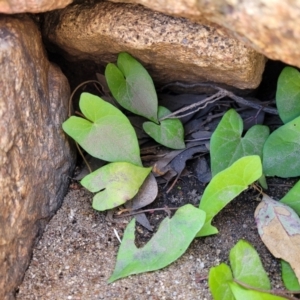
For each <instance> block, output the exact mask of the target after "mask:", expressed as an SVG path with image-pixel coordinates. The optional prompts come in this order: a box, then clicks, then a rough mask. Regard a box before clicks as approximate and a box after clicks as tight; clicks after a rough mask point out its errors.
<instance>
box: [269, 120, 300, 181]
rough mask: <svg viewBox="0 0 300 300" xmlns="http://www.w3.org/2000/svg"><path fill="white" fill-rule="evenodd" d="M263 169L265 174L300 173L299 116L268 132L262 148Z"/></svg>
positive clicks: (295, 174)
mask: <svg viewBox="0 0 300 300" xmlns="http://www.w3.org/2000/svg"><path fill="white" fill-rule="evenodd" d="M263 169H264V173H265V175H267V176H279V177H284V178H287V177H295V176H299V175H300V117H298V118H296V119H294V120H292V121H290V122H289V123H287V124H285V125H283V126H281V127H279V128H278V129H276V130H275V131H274V132H272V133H271V134H270V136H269V138H268V139H267V141H266V143H265V145H264V148H263Z"/></svg>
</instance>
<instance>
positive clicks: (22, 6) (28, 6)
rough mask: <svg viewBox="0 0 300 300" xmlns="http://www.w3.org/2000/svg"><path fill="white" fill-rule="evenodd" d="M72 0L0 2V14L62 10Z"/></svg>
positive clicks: (8, 0) (3, 0)
mask: <svg viewBox="0 0 300 300" xmlns="http://www.w3.org/2000/svg"><path fill="white" fill-rule="evenodd" d="M72 1H73V0H50V1H49V0H25V1H24V0H1V1H0V13H5V14H16V13H24V12H31V13H39V12H45V11H49V10H53V9H59V8H64V7H66V6H67V5H68V4H70V3H71V2H72Z"/></svg>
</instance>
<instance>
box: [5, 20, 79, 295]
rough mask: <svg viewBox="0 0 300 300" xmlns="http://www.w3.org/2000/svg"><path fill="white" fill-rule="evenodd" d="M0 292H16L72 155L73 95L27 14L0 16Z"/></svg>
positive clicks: (56, 205) (63, 187)
mask: <svg viewBox="0 0 300 300" xmlns="http://www.w3.org/2000/svg"><path fill="white" fill-rule="evenodd" d="M0 66H1V73H0V86H1V88H0V131H1V135H0V190H1V198H0V199H1V200H0V203H1V211H0V228H1V231H0V299H14V291H15V289H16V287H17V286H18V285H19V284H20V283H21V281H22V278H23V276H24V272H25V270H26V268H27V267H28V264H29V262H30V258H31V254H32V247H33V246H34V244H35V242H36V240H37V238H38V237H39V236H40V235H41V234H42V232H43V229H44V227H45V226H46V224H47V222H48V221H49V219H50V218H51V217H52V216H53V215H54V213H55V212H56V210H57V209H58V208H59V207H60V205H61V203H62V199H63V197H64V195H65V193H66V191H67V188H68V177H69V175H70V173H71V172H72V170H73V168H74V161H75V155H74V153H73V151H72V150H71V147H70V144H69V142H68V140H67V138H66V136H65V134H64V133H63V131H62V128H61V124H62V122H63V121H64V120H65V119H66V118H67V114H68V111H67V107H68V98H69V95H70V90H69V85H68V81H67V79H66V77H65V76H64V75H63V74H62V72H61V71H60V69H59V68H58V67H57V66H55V65H52V64H50V63H49V61H48V60H47V57H46V54H45V51H44V48H43V45H42V40H41V34H40V32H39V30H38V28H37V26H36V25H35V23H34V22H33V21H32V20H31V19H30V18H29V17H28V16H27V15H19V16H18V17H16V16H14V17H10V16H1V18H0Z"/></svg>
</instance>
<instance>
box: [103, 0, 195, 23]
mask: <svg viewBox="0 0 300 300" xmlns="http://www.w3.org/2000/svg"><path fill="white" fill-rule="evenodd" d="M109 1H111V2H122V3H136V4H142V5H144V6H146V7H148V8H150V9H152V10H156V11H159V12H162V13H165V14H168V15H172V16H177V17H185V18H189V19H192V20H197V19H198V20H199V17H200V16H201V12H200V11H199V10H198V8H197V1H196V0H109Z"/></svg>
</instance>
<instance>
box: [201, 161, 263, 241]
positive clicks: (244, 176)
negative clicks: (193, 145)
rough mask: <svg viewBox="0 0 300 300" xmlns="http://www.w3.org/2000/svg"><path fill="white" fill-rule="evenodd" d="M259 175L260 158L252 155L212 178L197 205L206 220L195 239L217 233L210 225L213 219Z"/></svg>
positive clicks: (260, 169) (260, 171) (260, 173)
mask: <svg viewBox="0 0 300 300" xmlns="http://www.w3.org/2000/svg"><path fill="white" fill-rule="evenodd" d="M261 175H262V166H261V160H260V157H259V156H257V155H252V156H245V157H242V158H240V159H239V160H237V161H236V162H235V163H233V164H232V165H231V166H230V167H229V168H227V169H225V170H223V171H221V172H220V173H218V174H217V175H216V176H214V177H213V179H212V180H211V182H210V183H209V184H208V186H207V187H206V189H205V191H204V193H203V196H202V198H201V202H200V205H199V208H200V209H202V210H204V211H205V212H206V220H205V224H204V226H203V228H202V229H201V230H200V232H198V234H197V237H200V236H207V235H212V234H216V233H218V229H217V228H216V227H214V226H212V225H211V221H212V219H213V217H214V216H215V215H216V214H217V213H218V212H219V211H220V210H222V209H223V208H224V207H225V206H226V205H227V204H228V203H229V202H230V201H231V200H233V199H234V198H235V197H236V196H238V195H239V194H240V193H241V192H242V191H243V190H245V189H247V188H248V185H250V184H251V183H253V182H254V181H255V180H257V179H259V178H260V177H261Z"/></svg>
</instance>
